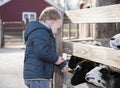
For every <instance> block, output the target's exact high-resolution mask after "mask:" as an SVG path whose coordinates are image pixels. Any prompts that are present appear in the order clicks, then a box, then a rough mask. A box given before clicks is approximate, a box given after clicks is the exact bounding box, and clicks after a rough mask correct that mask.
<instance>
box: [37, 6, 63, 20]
mask: <svg viewBox="0 0 120 88" xmlns="http://www.w3.org/2000/svg"><path fill="white" fill-rule="evenodd" d="M58 19H62V14H61V13H60V12H59V11H58V10H57V9H56V8H54V7H47V8H45V9H44V10H43V11H42V12H41V14H40V17H39V20H40V21H44V22H45V21H46V20H58Z"/></svg>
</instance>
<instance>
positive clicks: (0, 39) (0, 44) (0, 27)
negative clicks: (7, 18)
mask: <svg viewBox="0 0 120 88" xmlns="http://www.w3.org/2000/svg"><path fill="white" fill-rule="evenodd" d="M0 47H3V25H2V20H1V19H0Z"/></svg>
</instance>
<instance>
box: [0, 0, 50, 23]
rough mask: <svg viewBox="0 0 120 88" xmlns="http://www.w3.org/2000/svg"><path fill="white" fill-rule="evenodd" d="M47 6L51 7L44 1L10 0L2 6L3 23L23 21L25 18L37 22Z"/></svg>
mask: <svg viewBox="0 0 120 88" xmlns="http://www.w3.org/2000/svg"><path fill="white" fill-rule="evenodd" d="M2 1H5V0H2ZM47 6H50V5H49V4H48V3H47V2H45V1H44V0H10V1H9V2H7V3H6V4H4V5H1V6H0V19H2V21H3V22H4V21H23V19H24V18H29V19H30V20H35V19H37V18H38V17H39V15H40V13H41V11H42V10H43V9H44V8H45V7H47Z"/></svg>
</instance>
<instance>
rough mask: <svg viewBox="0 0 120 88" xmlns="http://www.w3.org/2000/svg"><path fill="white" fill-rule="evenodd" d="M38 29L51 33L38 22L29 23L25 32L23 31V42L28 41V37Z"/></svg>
mask: <svg viewBox="0 0 120 88" xmlns="http://www.w3.org/2000/svg"><path fill="white" fill-rule="evenodd" d="M39 29H45V30H47V31H48V32H50V33H51V34H52V31H51V29H49V28H48V27H46V26H45V25H43V24H42V23H40V22H39V21H31V22H30V23H29V24H28V26H27V28H26V30H25V33H24V39H25V41H27V40H28V37H29V35H30V34H31V33H32V32H33V31H35V30H39Z"/></svg>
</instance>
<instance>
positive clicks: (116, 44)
mask: <svg viewBox="0 0 120 88" xmlns="http://www.w3.org/2000/svg"><path fill="white" fill-rule="evenodd" d="M110 47H112V48H114V49H120V33H119V34H116V35H114V36H113V37H112V38H111V39H110Z"/></svg>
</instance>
